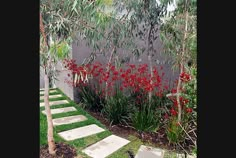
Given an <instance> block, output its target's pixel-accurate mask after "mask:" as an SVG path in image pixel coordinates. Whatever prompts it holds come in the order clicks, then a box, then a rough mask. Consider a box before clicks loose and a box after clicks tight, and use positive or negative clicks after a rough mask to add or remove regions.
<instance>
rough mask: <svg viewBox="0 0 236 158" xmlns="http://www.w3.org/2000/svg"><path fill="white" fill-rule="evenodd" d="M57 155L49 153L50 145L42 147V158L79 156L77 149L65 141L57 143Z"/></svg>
mask: <svg viewBox="0 0 236 158" xmlns="http://www.w3.org/2000/svg"><path fill="white" fill-rule="evenodd" d="M55 145H56V155H55V156H52V155H50V154H49V151H48V145H44V146H42V147H41V148H40V158H75V157H76V156H77V153H76V149H75V148H74V147H72V146H70V145H68V144H65V143H61V142H60V143H55Z"/></svg>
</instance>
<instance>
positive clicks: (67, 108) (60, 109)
mask: <svg viewBox="0 0 236 158" xmlns="http://www.w3.org/2000/svg"><path fill="white" fill-rule="evenodd" d="M70 111H76V108H75V107H73V106H72V107H66V108H57V109H51V114H59V113H65V112H70ZM42 113H43V114H45V115H46V110H43V111H42Z"/></svg>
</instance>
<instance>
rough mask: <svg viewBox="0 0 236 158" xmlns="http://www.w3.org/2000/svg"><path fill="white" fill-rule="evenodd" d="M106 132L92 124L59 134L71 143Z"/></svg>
mask: <svg viewBox="0 0 236 158" xmlns="http://www.w3.org/2000/svg"><path fill="white" fill-rule="evenodd" d="M103 131H105V130H104V129H103V128H101V127H99V126H97V125H95V124H92V125H88V126H84V127H79V128H75V129H71V130H68V131H63V132H60V133H58V134H59V135H60V136H61V137H62V138H63V139H65V140H67V141H70V140H75V139H79V138H83V137H87V136H90V135H93V134H97V133H100V132H103Z"/></svg>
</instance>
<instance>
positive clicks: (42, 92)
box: [40, 89, 58, 95]
mask: <svg viewBox="0 0 236 158" xmlns="http://www.w3.org/2000/svg"><path fill="white" fill-rule="evenodd" d="M44 92H45V91H40V95H41V94H44ZM55 92H58V91H57V90H56V89H54V90H49V93H55Z"/></svg>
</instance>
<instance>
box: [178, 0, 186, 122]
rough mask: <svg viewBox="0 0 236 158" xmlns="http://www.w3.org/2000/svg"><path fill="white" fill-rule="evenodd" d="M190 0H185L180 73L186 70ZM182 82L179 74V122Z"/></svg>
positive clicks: (179, 119) (179, 117)
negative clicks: (185, 58)
mask: <svg viewBox="0 0 236 158" xmlns="http://www.w3.org/2000/svg"><path fill="white" fill-rule="evenodd" d="M187 5H188V0H185V28H184V37H183V43H182V49H183V51H182V53H181V59H180V74H181V73H182V72H183V71H184V62H185V60H184V55H185V53H186V48H185V47H186V38H187V31H188V10H187V9H188V7H187ZM181 84H182V81H181V79H180V76H179V79H178V85H177V92H176V93H177V95H176V96H177V97H176V99H177V105H178V122H180V121H181V114H182V107H181V104H180V93H181V91H180V88H181Z"/></svg>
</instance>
